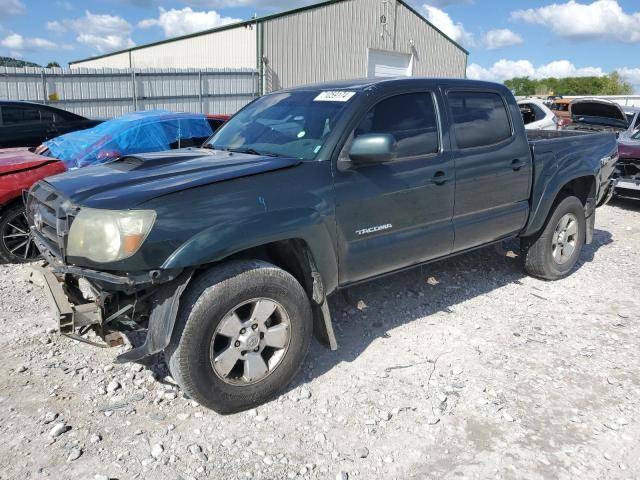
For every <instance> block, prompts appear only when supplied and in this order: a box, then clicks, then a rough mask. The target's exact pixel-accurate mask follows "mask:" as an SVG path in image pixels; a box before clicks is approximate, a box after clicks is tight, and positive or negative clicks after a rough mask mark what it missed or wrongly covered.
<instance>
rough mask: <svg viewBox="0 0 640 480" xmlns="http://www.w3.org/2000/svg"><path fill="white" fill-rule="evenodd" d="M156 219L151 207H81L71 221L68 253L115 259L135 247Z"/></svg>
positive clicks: (105, 259)
mask: <svg viewBox="0 0 640 480" xmlns="http://www.w3.org/2000/svg"><path fill="white" fill-rule="evenodd" d="M155 220H156V212H154V211H153V210H97V209H94V208H82V209H81V210H80V212H79V213H78V215H77V216H76V218H75V220H74V221H73V223H72V224H71V230H70V232H69V240H68V242H67V255H68V256H70V257H84V258H88V259H89V260H92V261H94V262H97V263H108V262H115V261H118V260H122V259H125V258H128V257H130V256H131V255H133V254H134V253H136V252H137V251H138V249H139V248H140V246H141V245H142V243H143V242H144V241H145V239H146V238H147V235H149V232H150V231H151V227H153V223H154V222H155Z"/></svg>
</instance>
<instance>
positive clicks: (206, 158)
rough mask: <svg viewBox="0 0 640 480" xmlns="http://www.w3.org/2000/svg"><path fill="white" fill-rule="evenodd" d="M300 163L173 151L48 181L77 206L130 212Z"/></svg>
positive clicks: (203, 151)
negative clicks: (173, 196) (194, 190)
mask: <svg viewBox="0 0 640 480" xmlns="http://www.w3.org/2000/svg"><path fill="white" fill-rule="evenodd" d="M300 162H301V161H300V160H299V159H297V158H281V157H263V156H258V155H247V154H241V153H232V154H230V153H229V152H226V151H221V150H207V149H185V150H171V151H168V152H157V153H148V154H142V155H134V156H127V157H122V158H121V159H119V160H116V161H114V162H111V163H107V164H104V165H98V166H95V167H90V168H86V169H81V170H74V171H71V172H68V173H66V174H64V175H59V176H57V177H55V178H50V179H48V180H47V181H48V182H49V183H50V184H51V185H52V186H53V187H54V188H55V189H56V190H57V191H58V192H60V193H62V194H63V195H65V196H66V197H67V198H68V199H69V200H71V201H72V202H73V203H75V204H77V205H80V206H85V207H92V208H105V209H128V208H135V207H136V206H137V205H140V204H142V203H144V202H146V201H149V200H151V199H153V198H156V197H160V196H163V195H168V194H170V193H175V192H178V191H181V190H186V189H189V188H194V187H200V186H203V185H208V184H211V183H216V182H222V181H225V180H231V179H234V178H240V177H246V176H249V175H256V174H259V173H264V172H269V171H274V170H279V169H282V168H288V167H293V166H295V165H298V164H299V163H300Z"/></svg>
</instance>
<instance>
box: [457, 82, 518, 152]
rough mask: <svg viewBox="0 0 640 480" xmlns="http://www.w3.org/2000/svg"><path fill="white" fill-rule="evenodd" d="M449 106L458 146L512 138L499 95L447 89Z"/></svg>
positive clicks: (492, 143)
mask: <svg viewBox="0 0 640 480" xmlns="http://www.w3.org/2000/svg"><path fill="white" fill-rule="evenodd" d="M447 97H448V99H449V108H450V110H451V117H452V120H453V121H452V123H453V125H452V126H453V132H454V135H455V138H456V143H457V145H458V148H473V147H480V146H485V145H495V144H496V143H500V142H502V141H504V140H506V139H508V138H510V137H511V123H510V122H509V114H508V113H507V109H506V106H505V104H504V102H503V100H502V97H501V96H500V95H498V94H497V93H490V92H449V93H448V94H447Z"/></svg>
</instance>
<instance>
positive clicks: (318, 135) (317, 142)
mask: <svg viewBox="0 0 640 480" xmlns="http://www.w3.org/2000/svg"><path fill="white" fill-rule="evenodd" d="M355 94H356V93H355V92H352V91H346V90H339V91H319V90H318V91H297V92H286V93H274V94H271V95H266V96H264V97H262V98H260V99H258V100H256V101H255V102H253V103H252V104H250V105H249V106H247V107H246V108H245V109H244V110H242V111H241V112H240V113H238V114H237V115H235V116H234V117H233V118H232V119H231V120H230V121H229V122H227V123H226V124H225V125H224V126H223V127H222V128H220V130H218V132H217V133H216V134H215V135H214V136H213V137H212V138H211V139H210V140H209V141H208V142H207V144H206V145H205V146H206V147H208V148H213V149H216V150H228V151H232V152H240V153H250V154H253V155H270V156H282V157H291V158H299V159H302V160H313V159H315V158H316V156H317V155H318V152H319V151H320V150H321V149H322V146H323V145H324V143H325V142H326V140H327V138H328V136H329V134H330V133H331V131H332V130H333V129H334V128H335V125H336V123H337V121H338V119H339V118H340V116H341V115H342V112H343V111H344V108H345V106H346V105H347V104H348V103H349V101H350V100H351V99H352V98H353V97H354V96H355Z"/></svg>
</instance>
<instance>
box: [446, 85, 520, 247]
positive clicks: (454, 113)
mask: <svg viewBox="0 0 640 480" xmlns="http://www.w3.org/2000/svg"><path fill="white" fill-rule="evenodd" d="M446 97H447V103H448V107H449V117H450V124H451V130H452V134H451V144H452V153H453V156H454V159H455V169H456V185H455V208H454V213H453V225H454V229H455V243H454V251H456V252H458V251H462V250H466V249H468V248H472V247H476V246H480V245H482V244H485V243H489V242H492V241H494V240H499V239H500V238H503V237H507V236H509V235H512V234H515V233H517V232H519V231H520V230H522V228H523V227H524V226H525V224H526V221H527V217H528V214H529V197H530V189H531V172H532V166H531V153H530V150H529V144H528V142H527V141H526V133H525V131H524V129H523V127H522V125H521V124H516V123H515V122H514V120H520V119H519V118H517V119H516V118H513V115H510V114H509V108H508V106H507V105H508V103H507V101H506V100H505V98H504V97H503V96H502V95H501V94H500V93H499V92H497V91H484V90H482V91H480V90H449V91H447V94H446ZM513 110H514V111H515V108H514V109H513ZM512 113H513V112H512ZM517 114H519V113H517Z"/></svg>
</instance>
